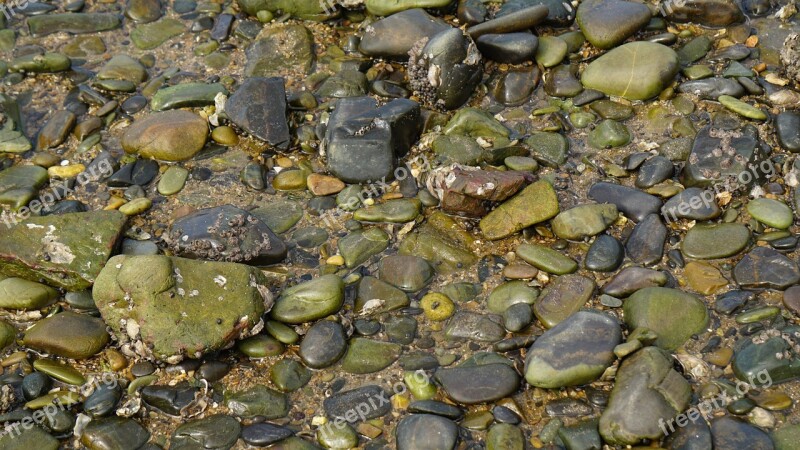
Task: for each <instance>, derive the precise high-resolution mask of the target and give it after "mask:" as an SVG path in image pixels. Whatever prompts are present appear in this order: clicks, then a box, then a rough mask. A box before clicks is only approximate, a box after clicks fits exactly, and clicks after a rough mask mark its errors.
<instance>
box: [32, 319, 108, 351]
mask: <svg viewBox="0 0 800 450" xmlns="http://www.w3.org/2000/svg"><path fill="white" fill-rule="evenodd" d="M108 341H109V336H108V333H107V332H106V325H105V323H103V321H102V320H100V319H97V318H94V317H90V316H87V315H83V314H77V313H74V312H70V311H66V312H62V313H60V314H56V315H54V316H51V317H48V318H45V319H42V320H40V321H39V322H37V323H36V324H35V325H34V326H32V327H31V328H30V329H28V331H27V332H26V333H25V337H24V338H23V343H24V345H25V346H27V347H30V348H32V349H36V350H39V351H43V352H48V353H51V354H53V355H57V356H62V357H64V358H73V359H85V358H89V357H91V356H94V355H96V354H97V353H98V352H100V350H102V349H103V347H105V346H106V344H107V343H108Z"/></svg>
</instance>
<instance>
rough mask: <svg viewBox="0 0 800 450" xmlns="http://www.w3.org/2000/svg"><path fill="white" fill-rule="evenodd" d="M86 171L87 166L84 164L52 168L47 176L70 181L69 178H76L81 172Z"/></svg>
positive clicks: (48, 170)
mask: <svg viewBox="0 0 800 450" xmlns="http://www.w3.org/2000/svg"><path fill="white" fill-rule="evenodd" d="M84 170H86V166H84V165H83V164H72V165H69V166H52V167H50V168H49V169H47V174H48V175H50V177H52V178H61V179H68V178H75V177H77V176H78V175H79V174H80V173H81V172H83V171H84Z"/></svg>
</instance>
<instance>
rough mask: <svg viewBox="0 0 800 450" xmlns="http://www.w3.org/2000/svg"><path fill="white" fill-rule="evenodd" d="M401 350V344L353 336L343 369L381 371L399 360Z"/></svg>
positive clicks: (368, 371)
mask: <svg viewBox="0 0 800 450" xmlns="http://www.w3.org/2000/svg"><path fill="white" fill-rule="evenodd" d="M401 351H402V346H401V345H400V344H395V343H392V342H382V341H376V340H374V339H367V338H353V339H351V340H350V343H349V347H348V349H347V353H346V354H345V355H344V358H343V359H342V370H344V371H345V372H347V373H355V374H365V373H375V372H379V371H381V370H383V369H385V368H387V367H389V366H391V365H392V364H393V363H394V362H395V361H397V358H399V357H400V352H401Z"/></svg>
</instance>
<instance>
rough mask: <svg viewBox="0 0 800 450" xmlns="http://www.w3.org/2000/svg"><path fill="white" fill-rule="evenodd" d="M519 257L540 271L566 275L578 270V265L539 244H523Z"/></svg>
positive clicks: (518, 250) (518, 249)
mask: <svg viewBox="0 0 800 450" xmlns="http://www.w3.org/2000/svg"><path fill="white" fill-rule="evenodd" d="M517 255H518V256H519V257H520V258H522V259H523V260H525V261H526V262H527V263H528V264H530V265H532V266H534V267H536V268H537V269H539V270H544V271H545V272H548V273H552V274H555V275H564V274H568V273H572V272H575V271H576V270H578V263H576V262H575V261H574V260H573V259H572V258H569V257H567V256H564V255H563V254H561V253H560V252H558V251H557V250H553V249H551V248H548V247H545V246H543V245H539V244H521V245H520V246H519V247H517Z"/></svg>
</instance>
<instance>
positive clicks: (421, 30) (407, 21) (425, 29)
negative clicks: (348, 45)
mask: <svg viewBox="0 0 800 450" xmlns="http://www.w3.org/2000/svg"><path fill="white" fill-rule="evenodd" d="M449 27H450V26H449V25H448V24H447V23H445V22H444V21H443V20H441V19H439V18H436V17H432V16H430V15H429V14H428V13H426V12H425V10H423V9H421V8H420V9H416V8H415V9H409V10H406V11H402V12H399V13H397V14H393V15H391V16H389V17H386V18H384V19H381V20H379V21H377V22H375V23H374V24H373V25H372V26H371V27H370V29H369V30H367V32H366V33H365V34H364V36H363V37H362V38H361V42H360V43H359V47H358V50H359V51H360V52H361V53H363V54H364V55H367V56H378V57H391V58H398V59H406V58H408V52H409V50H411V47H413V46H414V44H415V43H417V42H418V41H419V40H420V39H423V38H429V39H430V38H432V37H433V36H434V35H436V34H438V33H439V32H441V31H444V30H446V29H448V28H449Z"/></svg>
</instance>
